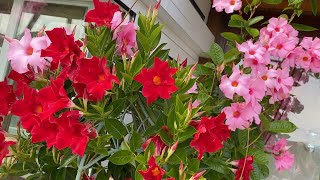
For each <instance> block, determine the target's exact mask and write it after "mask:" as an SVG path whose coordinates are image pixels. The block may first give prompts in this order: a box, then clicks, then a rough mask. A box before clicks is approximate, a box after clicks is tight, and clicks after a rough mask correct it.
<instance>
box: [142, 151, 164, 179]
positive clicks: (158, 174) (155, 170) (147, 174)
mask: <svg viewBox="0 0 320 180" xmlns="http://www.w3.org/2000/svg"><path fill="white" fill-rule="evenodd" d="M148 164H149V168H148V169H147V170H145V171H142V170H140V171H139V173H140V174H141V175H142V176H143V179H144V180H162V176H163V175H164V174H165V173H166V172H165V170H164V169H162V168H161V167H160V166H158V165H157V164H156V158H155V157H154V156H151V158H150V159H149V161H148Z"/></svg>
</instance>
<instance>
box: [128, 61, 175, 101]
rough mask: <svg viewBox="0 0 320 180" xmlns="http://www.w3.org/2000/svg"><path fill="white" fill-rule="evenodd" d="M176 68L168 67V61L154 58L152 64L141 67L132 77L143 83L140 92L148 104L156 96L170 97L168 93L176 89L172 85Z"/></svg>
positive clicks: (156, 97)
mask: <svg viewBox="0 0 320 180" xmlns="http://www.w3.org/2000/svg"><path fill="white" fill-rule="evenodd" d="M177 70H178V69H176V68H170V67H169V64H168V62H166V61H161V60H160V59H159V58H154V66H153V67H152V68H150V69H147V68H143V69H142V71H141V72H140V73H139V74H138V75H137V76H136V77H135V78H134V80H136V81H138V82H139V83H141V84H142V85H143V88H142V94H143V96H144V97H145V98H147V102H148V104H151V103H152V102H153V101H155V100H156V99H158V97H161V98H162V99H170V98H171V95H170V94H171V93H173V92H175V91H177V90H178V88H177V87H176V86H175V85H174V83H175V80H174V79H173V78H172V76H173V75H174V74H175V73H176V72H177Z"/></svg>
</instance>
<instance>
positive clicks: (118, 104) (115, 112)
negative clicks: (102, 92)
mask: <svg viewBox="0 0 320 180" xmlns="http://www.w3.org/2000/svg"><path fill="white" fill-rule="evenodd" d="M125 105H126V99H125V98H120V99H117V100H115V101H112V102H111V103H110V105H109V106H112V108H113V109H112V111H111V114H110V117H113V118H116V117H118V116H119V115H120V113H121V112H122V111H123V109H124V106H125Z"/></svg>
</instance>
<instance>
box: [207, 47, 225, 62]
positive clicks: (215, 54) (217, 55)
mask: <svg viewBox="0 0 320 180" xmlns="http://www.w3.org/2000/svg"><path fill="white" fill-rule="evenodd" d="M209 55H210V57H211V59H212V61H213V63H214V64H216V65H220V64H221V63H222V62H223V59H224V53H223V49H222V48H221V47H220V45H219V44H217V43H212V45H211V47H210V51H209Z"/></svg>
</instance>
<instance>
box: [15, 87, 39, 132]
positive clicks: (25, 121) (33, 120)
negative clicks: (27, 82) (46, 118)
mask: <svg viewBox="0 0 320 180" xmlns="http://www.w3.org/2000/svg"><path fill="white" fill-rule="evenodd" d="M11 111H12V114H14V115H16V116H20V117H21V120H20V121H21V125H22V127H23V128H24V129H26V130H27V131H28V132H31V130H32V128H33V126H34V125H36V124H38V123H39V121H40V120H39V114H40V113H42V112H43V106H42V103H41V101H40V100H39V98H38V92H37V91H36V90H35V89H32V88H29V87H25V88H24V90H23V99H20V100H17V101H16V102H15V103H14V104H13V105H12V110H11Z"/></svg>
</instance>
